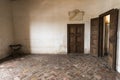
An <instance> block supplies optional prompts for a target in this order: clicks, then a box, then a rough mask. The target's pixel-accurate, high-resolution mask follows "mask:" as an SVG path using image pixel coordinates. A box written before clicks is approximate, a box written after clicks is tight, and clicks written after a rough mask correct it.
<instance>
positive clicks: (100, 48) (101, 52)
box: [98, 9, 118, 70]
mask: <svg viewBox="0 0 120 80" xmlns="http://www.w3.org/2000/svg"><path fill="white" fill-rule="evenodd" d="M113 11H118V9H111V10H109V11H108V12H106V13H103V14H101V15H100V16H99V44H98V46H99V50H98V52H99V56H100V57H103V48H102V47H103V18H104V17H105V16H107V15H109V14H111V13H112V12H113ZM116 26H118V24H116ZM117 28H118V27H117ZM116 34H117V30H116ZM116 36H117V35H116ZM115 46H116V48H115V49H116V51H115V54H113V58H114V67H113V68H114V70H116V54H117V53H116V52H117V37H116V43H115Z"/></svg>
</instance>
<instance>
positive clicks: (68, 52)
mask: <svg viewBox="0 0 120 80" xmlns="http://www.w3.org/2000/svg"><path fill="white" fill-rule="evenodd" d="M69 25H83V29H84V31H83V32H84V34H83V39H84V40H85V24H84V23H81V24H67V54H70V51H69V43H70V41H69ZM84 40H83V42H85V41H84ZM83 48H84V44H83ZM83 53H84V50H83Z"/></svg>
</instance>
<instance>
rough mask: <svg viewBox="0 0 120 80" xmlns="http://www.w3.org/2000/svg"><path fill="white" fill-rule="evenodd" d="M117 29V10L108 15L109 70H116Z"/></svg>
mask: <svg viewBox="0 0 120 80" xmlns="http://www.w3.org/2000/svg"><path fill="white" fill-rule="evenodd" d="M117 28H118V10H117V9H115V10H113V11H111V13H110V31H109V34H110V37H109V55H108V63H109V65H110V67H111V68H113V69H116V51H117Z"/></svg>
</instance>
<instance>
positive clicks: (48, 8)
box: [12, 0, 107, 54]
mask: <svg viewBox="0 0 120 80" xmlns="http://www.w3.org/2000/svg"><path fill="white" fill-rule="evenodd" d="M103 2H104V3H103ZM12 4H13V11H14V12H13V13H14V26H15V41H16V43H21V44H22V45H23V46H24V50H25V52H31V53H33V54H34V53H37V54H40V53H66V52H67V24H71V23H85V43H84V45H85V53H89V52H90V19H91V18H93V17H97V16H98V14H99V13H102V12H104V11H106V8H107V6H106V5H107V3H106V1H105V0H92V1H90V0H16V1H14V2H12ZM74 9H80V10H83V11H85V16H84V20H83V21H74V22H73V21H69V20H68V19H69V17H68V12H69V11H71V10H74Z"/></svg>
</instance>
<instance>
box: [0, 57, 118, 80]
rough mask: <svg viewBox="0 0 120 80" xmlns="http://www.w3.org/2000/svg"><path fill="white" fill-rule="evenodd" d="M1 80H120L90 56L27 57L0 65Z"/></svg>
mask: <svg viewBox="0 0 120 80" xmlns="http://www.w3.org/2000/svg"><path fill="white" fill-rule="evenodd" d="M0 80H120V75H119V74H118V73H117V72H114V71H111V70H109V69H108V68H107V67H106V66H105V62H104V61H103V60H101V59H100V58H96V57H92V56H90V55H27V56H23V57H19V58H15V59H10V60H8V61H4V62H2V63H1V64H0Z"/></svg>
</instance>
